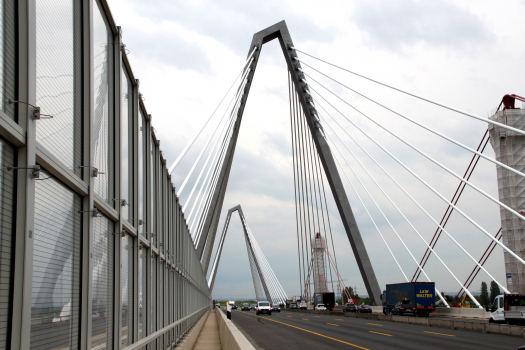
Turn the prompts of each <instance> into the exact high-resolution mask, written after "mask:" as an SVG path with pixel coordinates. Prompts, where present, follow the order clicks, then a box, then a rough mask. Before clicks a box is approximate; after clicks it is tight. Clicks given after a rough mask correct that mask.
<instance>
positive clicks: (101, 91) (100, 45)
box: [92, 0, 114, 205]
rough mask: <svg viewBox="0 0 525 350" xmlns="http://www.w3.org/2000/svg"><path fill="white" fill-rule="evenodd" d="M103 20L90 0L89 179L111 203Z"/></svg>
mask: <svg viewBox="0 0 525 350" xmlns="http://www.w3.org/2000/svg"><path fill="white" fill-rule="evenodd" d="M110 33H111V31H110V30H109V27H108V24H107V20H106V18H105V16H104V15H103V14H102V11H101V8H100V6H99V3H98V1H96V0H94V1H93V40H92V45H93V57H94V62H93V84H94V91H93V163H94V166H95V167H96V168H97V169H98V170H99V174H98V177H96V178H94V180H93V184H94V185H93V187H94V190H95V193H97V194H98V195H99V196H100V197H102V198H103V199H104V200H105V201H106V202H108V203H109V204H111V205H113V198H114V176H113V174H114V166H113V164H114V163H113V159H114V147H113V145H114V137H113V132H114V118H113V114H112V111H110V108H109V98H110V87H111V77H110V65H109V62H110V60H111V44H112V42H111V41H110V39H109V38H110Z"/></svg>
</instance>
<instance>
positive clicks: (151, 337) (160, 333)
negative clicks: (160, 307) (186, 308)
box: [122, 306, 211, 350]
mask: <svg viewBox="0 0 525 350" xmlns="http://www.w3.org/2000/svg"><path fill="white" fill-rule="evenodd" d="M210 308H211V306H205V307H203V308H202V309H200V310H197V311H195V312H194V313H192V314H190V315H188V316H186V317H183V318H181V319H180V320H178V321H177V322H174V323H172V324H170V325H169V326H166V327H164V328H162V329H161V330H158V331H156V332H155V333H151V334H150V335H148V336H147V337H145V338H142V339H141V340H139V341H138V342H136V343H134V344H132V345H129V346H126V347H125V348H124V349H122V350H139V349H142V348H143V347H144V346H146V345H148V344H150V343H151V342H153V341H155V340H156V339H158V338H159V337H161V336H163V335H164V334H166V333H167V332H168V331H170V330H172V329H173V328H175V327H177V326H178V325H179V324H181V323H182V322H184V321H187V320H189V319H190V318H192V317H194V316H197V315H198V314H199V313H200V312H204V311H206V310H209V309H210Z"/></svg>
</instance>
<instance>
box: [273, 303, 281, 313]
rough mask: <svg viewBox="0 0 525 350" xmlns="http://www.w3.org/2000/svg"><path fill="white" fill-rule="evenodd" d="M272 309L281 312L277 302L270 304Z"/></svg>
mask: <svg viewBox="0 0 525 350" xmlns="http://www.w3.org/2000/svg"><path fill="white" fill-rule="evenodd" d="M272 311H276V312H281V308H280V307H279V305H277V304H273V305H272Z"/></svg>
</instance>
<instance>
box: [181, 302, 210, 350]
mask: <svg viewBox="0 0 525 350" xmlns="http://www.w3.org/2000/svg"><path fill="white" fill-rule="evenodd" d="M209 314H210V310H208V311H206V312H205V313H204V315H202V316H201V318H200V319H199V321H197V323H196V324H195V325H194V326H193V327H192V328H191V330H190V331H189V332H188V333H186V335H184V337H183V338H182V341H181V342H180V343H179V344H177V346H176V347H175V349H178V350H179V349H180V350H191V349H193V346H194V345H195V342H196V341H197V338H198V337H199V334H200V333H201V330H202V326H204V322H206V319H207V318H208V315H209Z"/></svg>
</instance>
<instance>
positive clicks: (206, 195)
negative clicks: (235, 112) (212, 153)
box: [190, 120, 234, 241]
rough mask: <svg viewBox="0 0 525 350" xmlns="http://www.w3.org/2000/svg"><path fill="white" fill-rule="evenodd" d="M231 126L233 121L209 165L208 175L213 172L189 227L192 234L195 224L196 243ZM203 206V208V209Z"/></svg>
mask: <svg viewBox="0 0 525 350" xmlns="http://www.w3.org/2000/svg"><path fill="white" fill-rule="evenodd" d="M233 124H234V121H233V120H232V122H231V124H230V126H229V129H228V133H227V134H226V135H225V137H224V139H223V142H222V145H221V149H220V153H219V157H218V159H217V162H216V163H215V164H210V169H209V170H208V173H210V171H211V170H213V172H211V177H209V180H208V183H207V184H206V188H205V190H204V193H203V196H202V197H201V198H200V202H199V205H198V208H197V213H199V215H196V216H195V217H194V219H193V222H192V225H191V231H192V232H193V227H194V225H195V223H197V227H196V231H195V237H196V240H197V241H198V238H199V237H200V233H199V230H198V229H199V227H200V225H201V224H200V223H201V220H202V217H203V215H205V211H206V208H207V202H208V200H209V197H210V193H212V192H213V188H214V184H215V181H216V178H217V177H218V169H219V168H220V166H221V164H222V161H223V158H224V156H225V154H226V148H227V138H228V135H229V133H230V132H231V129H232V127H233ZM205 180H206V179H205ZM204 183H205V182H203V185H204ZM199 196H200V193H199ZM203 206H204V208H203ZM190 214H191V213H190Z"/></svg>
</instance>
